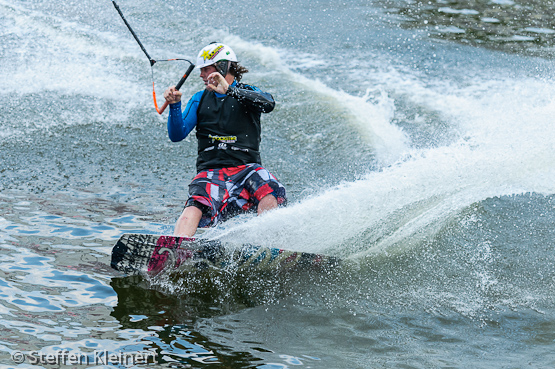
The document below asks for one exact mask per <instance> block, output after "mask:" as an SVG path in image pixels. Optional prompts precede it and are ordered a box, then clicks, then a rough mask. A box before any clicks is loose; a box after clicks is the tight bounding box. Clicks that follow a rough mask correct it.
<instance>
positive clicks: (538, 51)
mask: <svg viewBox="0 0 555 369" xmlns="http://www.w3.org/2000/svg"><path fill="white" fill-rule="evenodd" d="M118 5H119V6H120V8H121V9H122V11H123V12H124V14H125V15H126V17H127V19H128V21H129V22H130V23H131V24H132V25H133V27H134V29H135V31H136V32H137V34H138V36H139V37H140V38H141V40H142V41H143V43H144V44H145V47H146V48H147V50H148V51H149V53H150V54H151V56H152V57H153V58H155V59H167V58H175V57H179V58H188V59H194V57H195V56H196V53H197V51H198V50H199V49H200V48H201V47H203V46H204V45H205V44H207V43H209V42H211V41H214V40H219V41H222V42H225V43H227V44H229V45H230V46H231V47H232V48H233V49H234V50H235V51H236V53H237V54H238V56H239V58H240V61H241V62H242V64H244V65H246V66H247V67H248V68H249V69H250V72H249V73H248V74H247V75H245V81H246V82H248V83H252V84H255V85H258V86H259V87H262V88H264V89H266V90H267V91H269V92H271V93H272V94H273V95H274V97H275V98H276V100H277V101H278V104H277V107H276V110H275V111H274V112H272V113H271V114H269V115H266V116H264V117H263V146H262V152H263V163H264V165H265V166H266V167H267V168H269V169H270V170H271V171H272V172H273V173H274V174H276V175H277V176H278V178H280V180H281V181H282V182H283V183H284V184H285V185H286V186H287V189H288V194H289V199H290V205H289V206H288V207H287V208H283V209H280V210H278V211H275V212H273V213H270V214H267V215H266V216H263V217H259V218H256V217H252V216H240V217H238V218H236V219H233V220H231V221H229V222H228V223H225V224H222V225H221V226H219V227H217V228H215V229H212V230H209V231H207V232H206V233H205V236H206V237H211V238H219V239H225V240H232V241H241V242H252V243H259V244H265V245H269V246H279V247H284V248H288V249H293V250H300V251H310V252H319V253H325V254H329V255H335V256H340V257H341V258H342V259H343V260H344V263H343V265H342V266H341V267H340V268H339V269H337V270H334V271H329V272H322V273H318V272H308V271H307V272H297V273H287V272H284V273H277V274H272V273H270V274H262V275H259V274H257V275H254V274H252V275H251V274H246V275H244V274H236V275H231V276H230V275H212V274H210V275H205V274H202V273H201V274H199V275H193V276H189V277H188V278H182V279H169V278H159V279H155V280H144V279H141V278H129V277H124V276H122V275H121V274H119V273H118V272H116V271H114V270H112V269H111V268H110V267H109V265H108V264H109V260H110V258H109V255H110V251H111V247H112V245H113V244H114V243H115V241H116V240H117V238H118V237H119V236H120V235H121V234H123V233H125V232H143V233H154V234H166V233H171V232H172V230H173V224H174V222H175V220H176V219H177V216H178V215H179V213H180V211H181V209H182V206H183V202H184V201H185V199H186V196H187V192H186V191H187V184H188V183H189V181H190V180H191V179H192V177H193V176H194V175H195V156H196V144H195V141H194V138H193V137H191V138H187V139H186V140H185V141H184V142H182V143H179V144H174V143H171V142H169V139H168V138H167V132H166V127H165V123H166V118H167V115H166V114H164V115H162V116H158V114H157V113H156V112H155V110H154V107H153V103H152V97H151V83H152V82H151V71H150V69H149V64H148V60H147V59H146V57H145V55H144V54H142V52H141V50H140V48H139V47H138V45H137V44H136V43H135V41H134V40H133V39H132V37H131V35H130V34H129V32H128V30H127V29H126V28H125V26H124V24H123V22H122V21H121V19H120V18H119V16H118V14H117V12H116V10H115V9H114V7H113V5H112V3H111V2H110V1H107V0H106V1H99V2H91V1H85V2H77V3H76V2H61V1H58V0H54V1H50V2H41V1H36V0H35V1H32V0H26V1H25V0H12V1H9V2H8V1H4V0H0V14H1V16H0V20H1V22H0V29H1V31H2V33H1V35H2V36H1V39H2V42H1V43H0V45H1V47H0V57H1V59H2V63H1V65H0V73H1V76H2V79H1V80H2V82H1V87H2V88H1V89H0V94H1V97H2V100H3V104H1V106H0V110H1V114H0V126H1V130H0V143H1V148H0V155H1V159H2V164H3V165H2V167H1V169H0V189H1V193H0V249H1V254H2V258H1V261H0V286H1V290H0V301H1V303H0V331H1V332H2V339H1V340H0V365H2V366H4V367H16V366H21V367H24V366H25V365H27V366H28V365H31V364H41V366H47V365H46V363H47V362H48V360H52V361H51V362H50V363H51V364H52V363H55V364H60V363H62V364H64V360H65V364H68V365H69V364H72V366H75V365H73V364H75V363H73V362H71V361H70V355H72V354H73V355H76V357H80V358H81V359H82V360H81V364H83V365H82V366H93V365H96V364H98V366H107V365H108V364H109V363H108V362H107V360H106V358H107V356H106V355H110V354H112V355H118V354H119V355H122V353H124V354H127V355H131V356H130V357H131V358H132V359H139V355H140V354H144V353H155V358H154V362H155V363H154V365H155V366H160V367H181V368H187V367H192V368H210V367H218V368H219V367H225V368H265V369H268V368H271V369H274V368H293V367H306V368H381V367H384V368H429V367H432V368H436V367H460V368H468V367H473V368H492V367H496V368H505V367H525V366H526V367H534V368H545V367H552V366H553V365H554V364H555V355H554V354H553V350H554V344H553V341H554V339H555V335H554V334H553V328H554V327H555V303H554V300H553V297H552V296H553V294H554V292H555V291H554V287H553V286H554V283H553V282H554V279H555V264H554V261H553V257H552V250H551V249H552V245H553V239H554V233H555V231H554V230H553V224H554V221H555V216H554V210H555V197H554V194H555V185H554V183H555V156H554V152H555V151H554V150H553V142H554V139H555V128H554V127H555V125H554V124H553V123H554V118H553V117H554V116H555V103H554V101H555V100H554V97H555V88H554V87H553V85H554V84H553V75H554V70H553V69H554V68H553V61H552V57H553V55H554V54H553V48H552V45H553V30H554V29H555V24H553V20H552V19H551V18H552V12H551V11H550V9H551V6H552V3H551V2H546V1H543V2H539V1H538V2H527V3H524V2H521V1H517V0H514V1H474V2H464V3H463V2H457V1H438V2H435V1H432V2H427V3H420V2H402V1H377V2H374V3H368V2H364V1H349V2H344V3H341V2H340V3H338V2H331V1H301V2H291V1H287V0H281V1H276V2H272V3H267V2H263V1H258V0H256V1H251V2H246V3H245V2H236V1H232V0H222V1H216V2H214V1H211V2H193V1H185V2H183V1H173V0H169V1H164V2H145V1H142V0H139V1H134V2H129V1H124V0H120V1H119V2H118ZM186 68H187V64H186V63H179V62H172V63H158V64H156V66H155V67H154V71H153V72H154V80H155V84H156V89H157V92H158V96H159V99H161V94H162V91H163V89H164V88H165V87H166V86H168V85H170V84H175V83H176V82H177V80H178V79H179V77H180V76H181V74H182V73H183V72H184V71H185V69H186ZM202 86H203V85H202V82H201V80H200V78H198V77H197V75H196V74H194V75H193V76H192V77H191V78H190V79H189V80H188V81H187V82H186V83H185V85H184V86H183V88H182V91H183V92H184V93H185V95H186V96H190V95H191V94H192V93H194V92H196V91H197V90H199V89H201V88H202ZM159 102H160V100H159ZM19 352H21V353H23V354H24V355H27V356H26V361H25V363H24V364H21V365H18V364H17V363H16V360H17V359H18V358H20V357H19V356H18V353H19ZM41 355H42V356H41ZM64 355H65V356H64ZM95 355H96V356H95ZM103 355H104V356H103ZM133 355H134V356H133ZM64 358H65V359H64ZM39 359H42V363H41V362H40V360H39ZM152 359H153V358H152V357H150V359H149V360H150V361H151V362H152ZM133 363H134V364H136V365H137V366H144V365H142V364H141V363H140V362H139V361H138V360H135V362H130V361H129V360H128V361H125V360H124V359H123V358H122V356H119V357H115V359H114V360H113V361H112V364H114V365H116V366H129V365H130V364H133ZM152 365H153V364H152V363H151V364H150V365H149V366H152ZM33 367H36V366H33Z"/></svg>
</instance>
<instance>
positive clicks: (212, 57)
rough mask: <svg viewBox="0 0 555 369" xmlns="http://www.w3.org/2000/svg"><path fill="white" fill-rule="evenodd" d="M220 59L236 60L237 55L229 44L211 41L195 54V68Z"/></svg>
mask: <svg viewBox="0 0 555 369" xmlns="http://www.w3.org/2000/svg"><path fill="white" fill-rule="evenodd" d="M221 60H227V61H230V62H236V61H237V56H236V55H235V53H234V52H233V50H231V48H230V47H229V46H226V45H224V44H221V43H219V42H212V43H211V44H210V45H208V46H205V47H204V48H203V49H202V50H201V51H200V52H199V54H198V56H197V68H204V67H207V66H209V65H212V64H215V63H217V62H219V61H221Z"/></svg>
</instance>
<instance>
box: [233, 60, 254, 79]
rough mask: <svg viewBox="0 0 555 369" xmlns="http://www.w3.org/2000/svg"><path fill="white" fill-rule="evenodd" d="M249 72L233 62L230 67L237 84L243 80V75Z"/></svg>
mask: <svg viewBox="0 0 555 369" xmlns="http://www.w3.org/2000/svg"><path fill="white" fill-rule="evenodd" d="M248 71H249V70H248V69H247V68H245V67H243V66H242V65H241V64H239V63H237V62H231V66H230V67H229V73H231V74H232V75H233V76H234V77H235V79H236V80H237V82H239V81H240V80H241V78H243V74H245V73H247V72H248Z"/></svg>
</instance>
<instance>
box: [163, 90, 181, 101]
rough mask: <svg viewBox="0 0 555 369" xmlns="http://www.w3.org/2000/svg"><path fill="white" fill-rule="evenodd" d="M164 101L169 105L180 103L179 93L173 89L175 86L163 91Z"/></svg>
mask: <svg viewBox="0 0 555 369" xmlns="http://www.w3.org/2000/svg"><path fill="white" fill-rule="evenodd" d="M164 99H166V101H167V102H168V103H170V104H175V103H176V102H178V101H181V92H180V91H179V90H177V89H176V88H175V86H171V87H170V88H168V89H167V90H166V91H164Z"/></svg>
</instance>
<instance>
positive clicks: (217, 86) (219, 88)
mask: <svg viewBox="0 0 555 369" xmlns="http://www.w3.org/2000/svg"><path fill="white" fill-rule="evenodd" d="M207 80H208V85H207V86H206V87H207V88H208V90H211V91H215V92H219V93H221V94H225V93H226V92H227V88H228V87H229V84H228V83H227V81H226V80H225V78H224V77H223V76H222V75H221V74H220V73H218V72H214V73H211V74H210V75H208V78H207Z"/></svg>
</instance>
